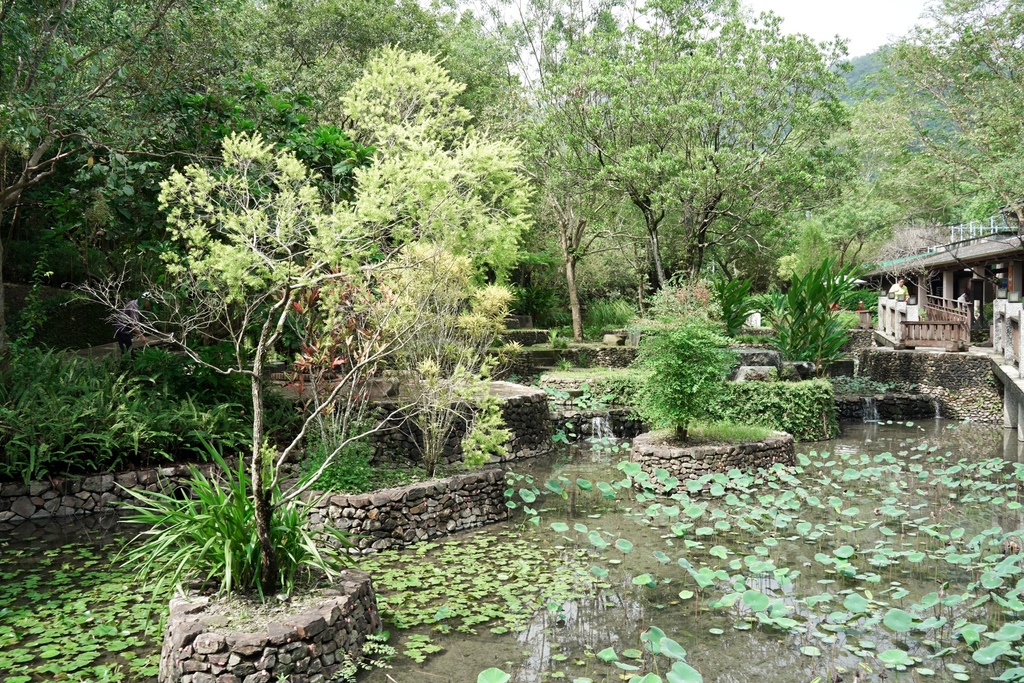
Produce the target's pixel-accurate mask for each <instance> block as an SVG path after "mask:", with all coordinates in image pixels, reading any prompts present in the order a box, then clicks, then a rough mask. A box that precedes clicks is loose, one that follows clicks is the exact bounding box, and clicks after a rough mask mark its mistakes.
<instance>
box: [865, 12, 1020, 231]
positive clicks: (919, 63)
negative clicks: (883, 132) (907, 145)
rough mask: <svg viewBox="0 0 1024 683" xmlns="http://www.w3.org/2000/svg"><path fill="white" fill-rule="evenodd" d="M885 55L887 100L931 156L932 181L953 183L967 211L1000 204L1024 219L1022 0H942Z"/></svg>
mask: <svg viewBox="0 0 1024 683" xmlns="http://www.w3.org/2000/svg"><path fill="white" fill-rule="evenodd" d="M926 18H927V20H928V21H927V23H925V24H922V25H919V26H917V27H915V28H914V29H913V30H912V31H911V32H910V34H909V35H908V36H907V37H905V38H903V39H902V40H900V41H898V42H897V43H896V45H895V47H894V48H893V50H892V52H891V54H890V55H889V57H888V65H889V78H888V79H887V80H886V81H885V85H886V87H888V88H889V89H890V90H891V92H892V101H893V106H897V107H901V108H903V109H904V111H905V112H906V121H907V122H908V123H909V125H910V126H912V127H913V129H914V132H915V133H916V135H915V140H914V142H915V143H916V145H918V146H919V149H920V152H921V154H923V155H924V156H926V157H927V158H928V159H929V160H930V161H932V162H934V167H933V172H932V173H931V174H930V176H929V178H930V182H931V183H932V184H942V185H946V186H950V187H954V188H955V189H956V191H957V193H958V194H960V195H961V196H963V197H965V198H969V199H970V201H971V202H972V204H973V207H972V209H973V211H972V212H973V213H974V214H975V215H974V216H972V217H975V218H977V217H985V216H991V215H993V214H995V213H996V212H997V211H998V210H999V209H1000V207H1006V211H1007V212H1008V213H1009V214H1011V215H1013V216H1014V217H1015V218H1016V219H1017V221H1018V222H1019V223H1020V224H1021V225H1024V199H1022V193H1021V187H1024V154H1022V153H1021V147H1020V139H1021V134H1022V131H1024V113H1022V112H1021V108H1020V104H1019V103H1020V101H1021V99H1022V97H1024V32H1022V31H1021V26H1022V22H1024V6H1022V5H1021V3H1020V2H1018V1H1017V0H942V1H941V2H939V3H937V4H936V5H934V6H933V7H932V8H931V9H930V10H929V11H928V12H927V14H926Z"/></svg>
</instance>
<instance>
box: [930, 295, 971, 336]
mask: <svg viewBox="0 0 1024 683" xmlns="http://www.w3.org/2000/svg"><path fill="white" fill-rule="evenodd" d="M924 310H925V316H926V317H927V318H928V320H934V321H944V322H957V323H961V324H963V325H966V326H967V329H970V328H971V305H970V304H968V303H964V302H962V301H954V300H953V299H943V298H941V297H937V296H930V297H928V298H927V299H925V303H924Z"/></svg>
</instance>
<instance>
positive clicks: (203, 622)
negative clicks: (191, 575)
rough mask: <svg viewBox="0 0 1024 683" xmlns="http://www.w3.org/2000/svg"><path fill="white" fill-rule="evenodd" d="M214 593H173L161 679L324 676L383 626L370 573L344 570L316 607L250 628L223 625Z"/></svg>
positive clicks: (233, 682)
mask: <svg viewBox="0 0 1024 683" xmlns="http://www.w3.org/2000/svg"><path fill="white" fill-rule="evenodd" d="M211 607H212V604H211V602H210V600H209V598H203V597H190V598H188V599H182V598H174V599H172V600H171V605H170V615H169V616H168V618H167V627H166V630H165V632H164V643H163V650H162V652H161V655H160V676H159V679H158V680H159V681H160V683H271V681H281V680H286V681H289V682H290V683H325V682H326V681H330V680H333V678H334V676H335V674H336V673H338V671H339V670H340V669H342V668H343V667H344V666H345V664H346V662H347V661H351V660H358V658H359V656H360V653H361V652H362V648H363V643H365V642H366V636H368V635H370V634H372V633H376V632H377V631H378V630H380V627H381V621H380V616H379V615H378V614H377V599H376V597H375V596H374V593H373V586H372V584H371V582H370V576H369V575H368V574H366V573H365V572H361V571H356V570H352V569H349V570H346V571H345V572H343V575H342V578H341V580H340V581H339V583H338V585H337V587H336V588H335V589H330V590H325V591H323V596H322V598H321V599H320V600H318V601H317V602H316V605H315V607H311V608H309V609H308V610H306V611H304V612H302V613H300V614H297V615H295V616H292V617H285V618H282V619H281V621H279V622H271V623H269V624H268V625H267V626H265V627H263V628H261V629H259V630H253V631H249V632H238V631H232V630H230V629H229V628H225V627H224V626H223V624H224V623H225V622H226V620H225V619H224V617H221V616H218V615H216V614H215V613H213V612H214V610H212V609H211Z"/></svg>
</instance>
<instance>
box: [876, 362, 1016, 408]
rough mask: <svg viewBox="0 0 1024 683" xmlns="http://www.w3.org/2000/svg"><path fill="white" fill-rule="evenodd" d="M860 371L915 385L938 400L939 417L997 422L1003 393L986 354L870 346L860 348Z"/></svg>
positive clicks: (890, 381) (883, 379)
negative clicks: (865, 348)
mask: <svg viewBox="0 0 1024 683" xmlns="http://www.w3.org/2000/svg"><path fill="white" fill-rule="evenodd" d="M860 374H861V375H862V376H866V377H870V378H871V379H873V380H875V381H878V382H885V383H897V384H916V385H917V391H919V392H920V393H923V394H928V395H929V396H931V397H932V398H935V399H937V400H938V401H939V407H940V410H941V413H942V417H945V418H949V419H952V420H971V421H973V422H988V423H1001V422H1002V421H1003V392H1002V388H1001V385H1000V384H999V382H998V380H997V379H996V378H995V376H994V375H993V373H992V361H991V360H990V359H989V358H988V357H986V356H976V355H972V354H966V353H923V352H920V351H893V350H891V349H871V350H865V351H861V356H860Z"/></svg>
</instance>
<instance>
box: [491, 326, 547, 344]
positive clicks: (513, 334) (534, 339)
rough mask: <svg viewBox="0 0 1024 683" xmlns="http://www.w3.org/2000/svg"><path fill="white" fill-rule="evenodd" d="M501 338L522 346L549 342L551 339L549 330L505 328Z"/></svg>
mask: <svg viewBox="0 0 1024 683" xmlns="http://www.w3.org/2000/svg"><path fill="white" fill-rule="evenodd" d="M501 338H502V339H503V340H504V341H506V342H515V343H516V344H520V345H522V346H535V345H537V344H547V343H548V341H549V340H550V339H551V337H550V333H549V332H548V331H547V330H505V331H504V332H502V333H501Z"/></svg>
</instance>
